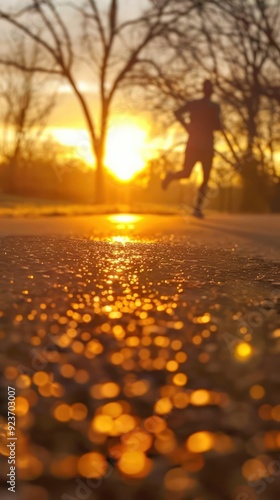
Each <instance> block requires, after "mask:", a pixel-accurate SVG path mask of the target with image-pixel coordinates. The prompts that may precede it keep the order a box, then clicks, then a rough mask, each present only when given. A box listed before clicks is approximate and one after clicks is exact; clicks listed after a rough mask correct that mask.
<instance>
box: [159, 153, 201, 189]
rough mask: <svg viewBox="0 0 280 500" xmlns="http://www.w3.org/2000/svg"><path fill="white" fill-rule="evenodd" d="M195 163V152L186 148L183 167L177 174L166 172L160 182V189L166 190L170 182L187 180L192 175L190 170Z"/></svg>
mask: <svg viewBox="0 0 280 500" xmlns="http://www.w3.org/2000/svg"><path fill="white" fill-rule="evenodd" d="M196 162H197V155H196V151H195V150H194V149H192V148H189V147H188V146H187V148H186V152H185V160H184V167H183V169H182V170H179V171H178V172H168V173H167V174H166V177H165V179H164V180H163V182H162V188H163V189H167V187H168V186H169V184H170V182H172V181H175V180H180V179H188V178H189V177H190V175H191V173H192V169H193V167H194V165H195V164H196Z"/></svg>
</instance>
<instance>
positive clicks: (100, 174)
mask: <svg viewBox="0 0 280 500" xmlns="http://www.w3.org/2000/svg"><path fill="white" fill-rule="evenodd" d="M104 184H105V183H104V159H103V157H102V156H99V155H97V156H96V171H95V203H96V204H103V203H105V186H104Z"/></svg>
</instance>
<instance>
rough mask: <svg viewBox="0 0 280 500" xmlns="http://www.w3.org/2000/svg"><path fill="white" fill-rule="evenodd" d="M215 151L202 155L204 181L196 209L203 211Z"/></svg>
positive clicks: (198, 211)
mask: <svg viewBox="0 0 280 500" xmlns="http://www.w3.org/2000/svg"><path fill="white" fill-rule="evenodd" d="M213 154H214V153H213V151H210V150H209V151H205V152H204V153H203V155H202V157H201V163H202V169H203V182H202V184H201V186H200V187H199V190H198V196H197V200H196V205H195V211H196V212H197V213H201V210H202V208H203V203H204V201H205V197H206V194H207V187H208V182H209V177H210V172H211V168H212V163H213Z"/></svg>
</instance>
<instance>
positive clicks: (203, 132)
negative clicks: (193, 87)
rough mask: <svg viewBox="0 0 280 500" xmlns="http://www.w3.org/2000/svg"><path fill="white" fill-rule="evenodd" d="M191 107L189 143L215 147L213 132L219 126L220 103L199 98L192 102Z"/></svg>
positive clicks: (203, 146)
mask: <svg viewBox="0 0 280 500" xmlns="http://www.w3.org/2000/svg"><path fill="white" fill-rule="evenodd" d="M189 109H190V125H189V127H188V128H189V134H190V137H189V143H190V144H192V145H193V146H194V147H200V148H201V147H202V148H205V147H213V140H214V134H213V132H214V130H215V129H216V128H217V126H218V120H219V105H218V104H216V103H214V102H212V101H210V100H208V99H199V100H196V101H192V102H190V104H189Z"/></svg>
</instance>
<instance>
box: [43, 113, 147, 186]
mask: <svg viewBox="0 0 280 500" xmlns="http://www.w3.org/2000/svg"><path fill="white" fill-rule="evenodd" d="M52 135H53V137H54V138H55V140H57V141H58V142H59V143H61V144H63V145H65V146H68V147H70V148H71V150H72V153H71V154H74V155H75V157H77V158H80V159H82V160H83V161H85V162H86V163H87V164H88V165H93V164H94V158H93V154H92V150H91V144H90V140H89V137H88V134H87V132H86V131H85V130H82V129H71V128H53V129H52ZM146 147H147V132H146V130H145V128H144V126H142V127H141V125H138V124H134V123H127V124H122V125H118V124H117V125H116V126H114V127H112V128H111V129H110V130H109V132H108V139H107V147H106V155H105V165H106V167H107V168H108V170H110V172H112V173H113V175H114V176H115V177H117V178H118V179H119V180H121V181H123V182H127V181H130V180H131V179H133V177H134V176H135V175H136V174H137V173H138V172H140V171H141V170H143V169H144V167H145V159H144V154H145V148H146Z"/></svg>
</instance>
